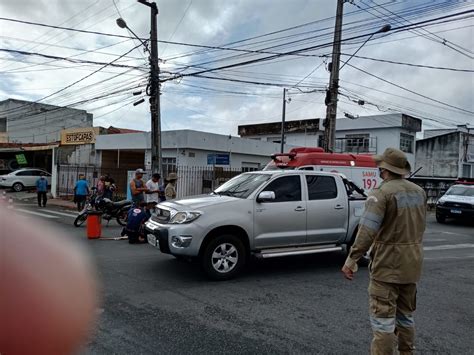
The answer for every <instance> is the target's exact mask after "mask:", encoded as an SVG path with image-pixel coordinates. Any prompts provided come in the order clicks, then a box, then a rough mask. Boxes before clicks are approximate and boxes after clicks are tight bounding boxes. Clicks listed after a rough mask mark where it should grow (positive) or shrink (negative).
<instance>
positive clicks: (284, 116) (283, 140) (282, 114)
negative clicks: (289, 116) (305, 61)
mask: <svg viewBox="0 0 474 355" xmlns="http://www.w3.org/2000/svg"><path fill="white" fill-rule="evenodd" d="M285 118H286V89H283V110H282V112H281V148H280V153H284V150H285Z"/></svg>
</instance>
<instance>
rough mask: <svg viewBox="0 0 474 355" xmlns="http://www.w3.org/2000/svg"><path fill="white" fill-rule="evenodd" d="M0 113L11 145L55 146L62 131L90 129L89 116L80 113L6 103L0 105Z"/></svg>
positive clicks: (72, 110) (43, 105) (66, 109)
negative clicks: (53, 144) (78, 128)
mask: <svg viewBox="0 0 474 355" xmlns="http://www.w3.org/2000/svg"><path fill="white" fill-rule="evenodd" d="M10 110H11V111H10ZM0 111H4V112H7V113H6V114H4V115H2V116H4V117H5V116H6V117H7V133H8V141H9V142H12V143H13V142H15V143H16V142H18V143H50V142H57V141H59V140H60V139H61V137H60V132H61V130H62V129H65V128H75V127H92V114H88V113H87V111H84V110H76V109H71V108H58V107H57V106H52V105H45V104H39V103H38V104H37V103H31V102H28V101H20V100H6V101H3V102H2V103H0Z"/></svg>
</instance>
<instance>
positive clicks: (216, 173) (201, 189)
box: [57, 165, 242, 199]
mask: <svg viewBox="0 0 474 355" xmlns="http://www.w3.org/2000/svg"><path fill="white" fill-rule="evenodd" d="M171 172H172V171H169V172H166V174H165V175H164V178H166V176H168V174H169V173H171ZM241 172H242V171H241V170H240V169H223V168H219V167H191V166H177V168H176V173H177V175H178V182H177V186H176V193H177V197H178V198H182V197H187V196H192V195H200V194H206V193H209V192H211V191H213V190H214V189H216V188H217V187H218V186H219V185H221V184H223V183H224V182H226V181H228V180H230V179H231V178H233V177H234V176H237V175H239V174H240V173H241ZM105 174H109V175H110V177H112V178H113V179H114V180H115V184H116V185H117V192H116V194H115V197H116V199H124V198H126V197H127V183H128V177H127V176H128V170H127V169H117V168H115V169H110V168H107V169H102V168H101V167H96V166H79V165H59V166H58V189H57V193H58V196H59V197H61V198H72V197H73V195H74V186H75V184H76V181H77V180H78V179H79V175H84V176H85V177H86V180H87V181H88V182H89V186H97V182H98V180H99V178H100V176H101V175H105ZM149 178H150V173H149V172H148V174H146V175H145V176H144V180H148V179H149ZM162 183H166V181H165V180H164V179H163V180H162Z"/></svg>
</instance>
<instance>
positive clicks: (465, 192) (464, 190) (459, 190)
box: [446, 186, 474, 196]
mask: <svg viewBox="0 0 474 355" xmlns="http://www.w3.org/2000/svg"><path fill="white" fill-rule="evenodd" d="M446 195H455V196H474V188H472V187H469V186H453V187H451V188H450V189H449V190H448V192H446Z"/></svg>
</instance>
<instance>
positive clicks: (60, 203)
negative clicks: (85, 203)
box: [0, 191, 77, 210]
mask: <svg viewBox="0 0 474 355" xmlns="http://www.w3.org/2000/svg"><path fill="white" fill-rule="evenodd" d="M5 192H6V199H7V200H8V199H9V198H12V199H13V201H18V202H28V203H32V204H36V198H37V197H36V193H35V192H34V191H21V192H10V191H5ZM0 193H1V194H2V195H3V192H0ZM48 205H49V206H57V207H62V208H66V209H71V210H76V209H77V207H76V204H75V203H74V202H72V201H71V200H64V199H61V198H53V196H52V195H51V193H48Z"/></svg>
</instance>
